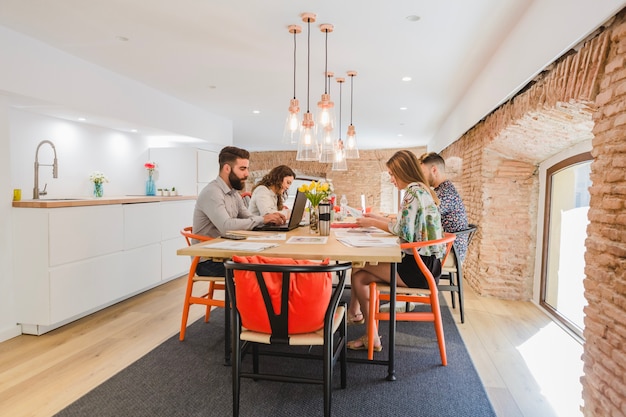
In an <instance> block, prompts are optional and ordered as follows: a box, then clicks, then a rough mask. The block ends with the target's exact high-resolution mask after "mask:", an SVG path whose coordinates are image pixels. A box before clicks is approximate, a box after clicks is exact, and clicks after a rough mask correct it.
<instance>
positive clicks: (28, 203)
mask: <svg viewBox="0 0 626 417" xmlns="http://www.w3.org/2000/svg"><path fill="white" fill-rule="evenodd" d="M196 198H197V197H196V196H195V195H177V196H171V197H165V196H152V197H149V196H145V195H126V196H119V197H104V198H67V199H62V198H48V199H45V198H42V199H39V200H20V201H14V202H13V207H21V208H58V207H83V206H107V205H112V204H133V203H158V202H162V201H177V200H195V199H196Z"/></svg>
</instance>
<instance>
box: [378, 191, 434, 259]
mask: <svg viewBox="0 0 626 417" xmlns="http://www.w3.org/2000/svg"><path fill="white" fill-rule="evenodd" d="M389 231H390V232H391V233H393V234H395V235H397V236H399V237H400V239H402V241H403V242H423V241H425V240H436V239H441V238H442V237H443V228H442V226H441V215H440V214H439V210H438V209H437V206H436V205H435V202H434V201H433V198H432V196H431V195H430V191H429V190H428V189H427V188H426V187H425V186H424V185H423V184H420V183H417V182H412V183H411V184H409V185H408V186H407V188H406V190H405V193H404V199H403V200H402V207H401V208H400V212H399V213H398V217H397V221H396V222H392V223H390V224H389ZM406 252H407V253H412V251H406ZM419 253H420V255H422V256H431V255H435V256H437V258H439V259H441V258H442V257H443V254H444V253H445V244H444V245H431V246H425V247H423V248H421V249H420V250H419Z"/></svg>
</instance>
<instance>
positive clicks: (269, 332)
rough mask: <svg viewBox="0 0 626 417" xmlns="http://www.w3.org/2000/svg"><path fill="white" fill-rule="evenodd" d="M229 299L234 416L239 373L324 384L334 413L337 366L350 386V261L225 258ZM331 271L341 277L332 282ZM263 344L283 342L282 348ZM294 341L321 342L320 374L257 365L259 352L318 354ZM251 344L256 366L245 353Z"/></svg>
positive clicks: (326, 408)
mask: <svg viewBox="0 0 626 417" xmlns="http://www.w3.org/2000/svg"><path fill="white" fill-rule="evenodd" d="M224 265H225V267H226V285H227V288H228V294H229V300H230V301H231V307H232V308H231V311H230V313H231V315H230V319H231V326H230V327H231V329H232V383H233V416H238V415H239V397H240V386H241V378H251V379H254V380H255V381H256V380H270V381H280V382H295V383H307V384H319V385H323V392H324V416H330V409H331V395H332V380H333V368H334V365H335V364H336V362H337V361H339V362H340V365H341V366H340V368H341V378H340V379H341V387H342V388H345V387H346V329H347V324H346V310H347V309H346V306H345V304H343V303H341V304H340V297H341V294H342V292H343V289H344V287H345V279H346V272H347V271H348V270H349V269H351V268H352V264H351V263H350V262H346V263H338V264H329V263H328V261H325V262H323V263H320V262H313V261H302V260H293V259H286V258H267V257H263V256H249V257H243V256H234V257H233V260H232V261H226V262H225V263H224ZM333 273H336V274H337V277H338V279H337V283H336V285H335V286H333ZM263 345H283V346H282V347H281V349H280V350H279V351H277V350H276V349H275V348H276V347H277V346H273V348H274V349H271V348H269V347H268V346H266V347H265V348H262V347H263ZM296 346H301V347H302V346H308V347H311V346H321V347H322V353H321V357H322V359H323V361H322V363H323V371H322V378H321V379H320V378H315V377H307V376H303V375H302V374H300V373H299V372H298V371H297V370H296V371H292V372H289V371H287V370H286V369H287V368H288V367H287V366H284V367H282V368H281V369H269V368H268V370H267V371H265V372H261V371H260V370H259V365H260V360H259V356H260V355H274V356H276V355H277V356H281V357H282V356H288V357H294V358H308V359H313V360H315V361H319V359H320V355H319V354H317V355H316V354H315V353H310V352H309V351H308V349H304V350H303V349H302V348H300V349H298V348H297V347H296ZM250 347H252V371H251V372H250V371H246V370H244V369H243V368H242V358H243V356H244V355H245V353H246V352H247V351H248V350H249V348H250Z"/></svg>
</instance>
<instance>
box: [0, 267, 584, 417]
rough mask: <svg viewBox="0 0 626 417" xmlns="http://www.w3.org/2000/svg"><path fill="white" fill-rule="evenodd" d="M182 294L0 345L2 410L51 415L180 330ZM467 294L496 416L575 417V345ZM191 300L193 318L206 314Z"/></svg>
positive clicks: (163, 290)
mask: <svg viewBox="0 0 626 417" xmlns="http://www.w3.org/2000/svg"><path fill="white" fill-rule="evenodd" d="M183 294H184V280H183V279H177V280H174V281H171V282H169V283H167V284H165V285H162V286H160V287H158V288H156V289H153V290H151V291H149V292H146V293H144V294H141V295H139V296H136V297H134V298H132V299H130V300H127V301H125V302H122V303H119V304H117V305H115V306H113V307H110V308H108V309H105V310H103V311H100V312H98V313H95V314H92V315H91V316H88V317H86V318H83V319H81V320H79V321H76V322H74V323H71V324H69V325H66V326H64V327H62V328H60V329H57V330H55V331H52V332H50V333H47V334H45V335H43V336H19V337H16V338H14V339H11V340H8V341H6V342H3V343H0V416H11V417H21V416H51V415H53V414H55V413H56V412H57V411H59V410H61V409H62V408H63V407H65V406H66V405H68V404H70V403H72V402H73V401H74V400H76V399H77V398H79V397H80V396H82V395H83V394H85V393H86V392H88V391H89V390H91V389H92V388H93V387H95V386H97V385H99V384H100V383H102V382H103V381H105V380H106V379H107V378H109V377H110V376H112V375H114V374H115V373H117V372H118V371H119V370H121V369H123V368H124V367H126V366H128V365H129V364H131V363H132V362H134V361H135V360H136V359H138V358H140V357H141V356H142V355H144V354H145V353H147V352H148V351H150V350H151V349H153V348H154V347H156V346H158V345H159V344H160V343H162V342H163V341H164V340H166V339H167V338H169V337H170V336H172V335H174V334H176V333H177V332H178V328H179V325H180V314H181V306H182V299H183ZM465 299H466V320H465V323H464V324H460V322H459V317H458V311H456V310H453V314H454V316H455V318H456V319H457V322H459V323H458V327H459V329H460V331H461V334H462V336H463V339H464V340H465V343H466V344H467V348H468V350H469V352H470V355H471V357H472V359H473V361H474V364H475V365H476V368H477V370H478V372H479V374H480V377H481V379H482V381H483V383H484V385H485V387H486V389H487V392H488V395H489V398H490V399H491V401H492V403H493V405H494V408H495V410H496V412H497V415H498V416H502V417H504V416H506V417H516V416H523V417H550V416H563V417H572V416H574V417H575V416H581V415H582V413H581V412H580V410H579V407H580V403H581V399H580V398H581V387H580V382H579V378H580V376H581V373H582V362H581V359H580V358H581V355H582V347H581V345H580V344H579V343H578V342H577V341H575V340H574V339H572V338H571V337H570V336H569V335H567V334H566V333H565V332H564V331H563V330H562V329H560V328H559V327H558V326H557V325H556V324H554V323H553V322H552V321H551V320H550V319H549V318H548V317H547V316H546V315H545V314H543V313H542V312H541V311H540V310H539V309H538V308H537V307H536V306H535V305H533V304H531V303H525V302H512V301H502V300H495V299H489V298H483V297H479V296H477V295H476V294H474V293H473V292H471V290H467V291H466V297H465ZM448 301H449V298H448ZM195 307H196V308H195V309H194V310H193V311H192V317H191V319H190V320H193V319H195V318H197V317H200V316H201V315H202V309H201V308H200V307H198V306H195ZM448 394H450V393H448ZM458 395H463V387H458Z"/></svg>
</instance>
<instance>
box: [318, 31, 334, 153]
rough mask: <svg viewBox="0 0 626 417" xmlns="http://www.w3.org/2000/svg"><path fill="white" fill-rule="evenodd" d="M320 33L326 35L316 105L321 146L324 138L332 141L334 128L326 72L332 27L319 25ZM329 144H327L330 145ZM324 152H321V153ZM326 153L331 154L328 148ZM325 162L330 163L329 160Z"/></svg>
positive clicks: (329, 73)
mask: <svg viewBox="0 0 626 417" xmlns="http://www.w3.org/2000/svg"><path fill="white" fill-rule="evenodd" d="M320 29H321V31H322V33H324V34H325V35H326V41H325V63H324V94H322V98H321V100H320V101H318V103H317V131H318V135H319V141H320V143H322V146H323V145H324V143H325V138H326V137H330V138H331V141H332V136H333V129H334V128H335V111H334V107H335V103H333V102H332V100H331V98H330V79H331V78H332V77H333V73H332V72H328V34H329V33H330V32H332V31H333V25H331V24H328V23H325V24H322V25H320ZM330 144H331V142H328V145H330ZM323 151H324V150H322V153H324V152H323ZM328 152H332V151H331V150H330V147H329V149H328ZM327 162H331V161H330V160H329V161H327Z"/></svg>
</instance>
